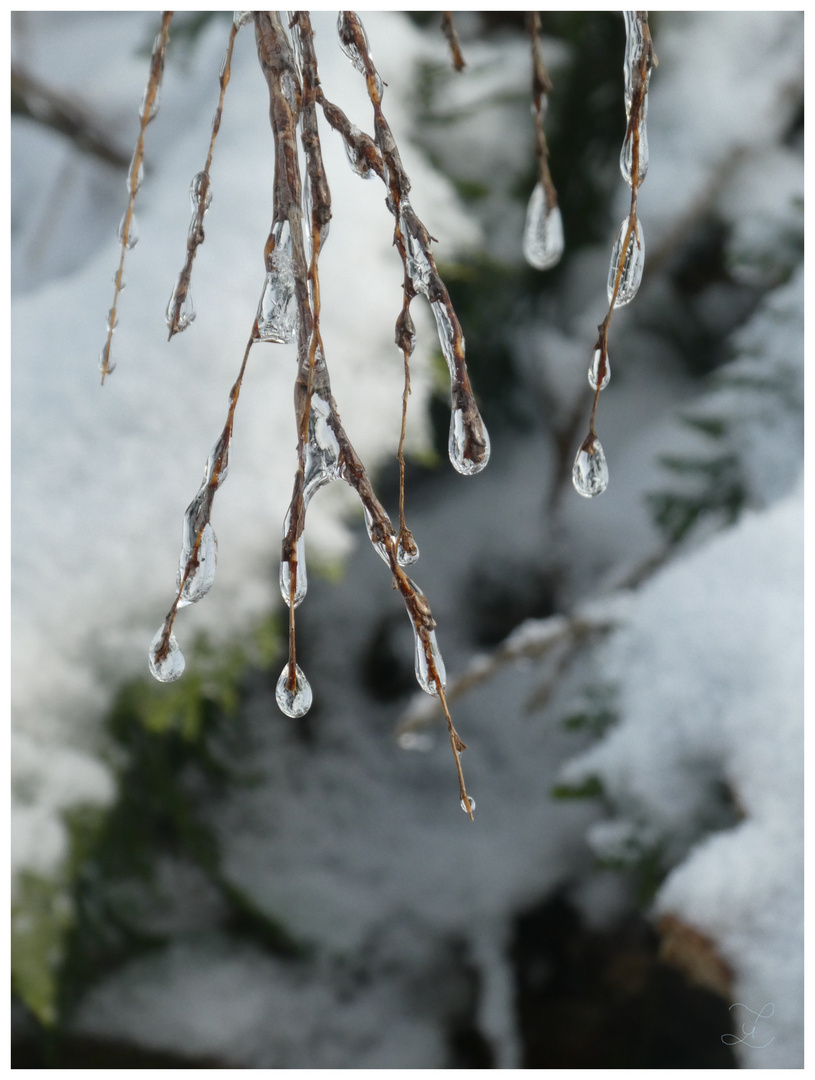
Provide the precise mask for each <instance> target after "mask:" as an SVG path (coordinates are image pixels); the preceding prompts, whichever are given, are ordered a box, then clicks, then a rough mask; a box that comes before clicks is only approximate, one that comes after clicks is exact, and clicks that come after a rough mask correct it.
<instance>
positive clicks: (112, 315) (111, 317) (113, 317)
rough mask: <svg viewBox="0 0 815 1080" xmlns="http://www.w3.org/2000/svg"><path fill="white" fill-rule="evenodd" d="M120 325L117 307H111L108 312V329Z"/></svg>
mask: <svg viewBox="0 0 815 1080" xmlns="http://www.w3.org/2000/svg"><path fill="white" fill-rule="evenodd" d="M118 325H119V316H118V315H117V314H116V308H111V309H110V311H109V312H108V330H115V329H116V327H117V326H118Z"/></svg>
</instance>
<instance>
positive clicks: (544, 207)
mask: <svg viewBox="0 0 815 1080" xmlns="http://www.w3.org/2000/svg"><path fill="white" fill-rule="evenodd" d="M527 26H528V28H529V38H530V41H531V45H532V117H533V120H534V123H535V154H536V157H537V161H538V182H537V183H536V184H535V187H534V188H533V190H532V194H531V196H530V198H529V205H528V206H527V210H526V224H525V225H524V236H523V251H524V258H525V259H526V261H527V262H528V263H529V265H530V266H534V267H535V269H536V270H549V269H550V268H551V267H553V266H556V265H557V264H558V263H559V262H560V260H561V257H562V255H563V248H564V240H563V218H562V216H561V213H560V207H559V206H558V203H557V192H556V191H555V185H554V183H553V182H552V175H551V173H550V172H549V147H548V146H547V144H546V134H545V132H544V128H543V121H544V117H545V116H546V108H547V105H548V97H549V94H551V92H552V83H551V82H550V81H549V76H548V75H547V73H546V67H545V66H544V63H543V52H542V50H541V43H540V34H541V21H540V15H539V14H538V12H537V11H531V12H529V14H528V16H527Z"/></svg>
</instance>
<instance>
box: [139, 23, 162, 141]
mask: <svg viewBox="0 0 815 1080" xmlns="http://www.w3.org/2000/svg"><path fill="white" fill-rule="evenodd" d="M158 43H159V39H158V38H156V45H158ZM153 47H154V48H155V47H156V46H155V45H154V46H153ZM149 96H150V86H149V84H148V85H147V86H146V87H145V88H144V94H143V95H142V99H141V105H140V106H139V116H140V117H141V118H142V120H144V119H145V118H146V120H147V123H148V124H149V123H150V121H151V120H153V119H154V118H155V116H156V114H157V113H158V109H159V105H160V103H161V102H160V100H159V99H160V97H161V86H160V85H159V84H156V87H155V92H154V94H153V99H152V101H151V102H150V105H149V110H150V112H149V115H147V110H148V104H147V99H148V97H149Z"/></svg>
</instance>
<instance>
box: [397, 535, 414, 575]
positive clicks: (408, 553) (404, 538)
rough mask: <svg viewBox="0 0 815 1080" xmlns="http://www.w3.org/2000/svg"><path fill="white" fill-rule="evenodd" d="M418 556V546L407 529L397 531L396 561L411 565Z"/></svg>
mask: <svg viewBox="0 0 815 1080" xmlns="http://www.w3.org/2000/svg"><path fill="white" fill-rule="evenodd" d="M418 558H419V547H418V545H417V543H416V541H415V540H414V539H413V533H411V532H410V530H409V529H406V530H405V531H404V532H400V533H399V541H398V543H397V545H396V561H397V562H398V563H399V565H400V566H412V565H413V564H414V563H415V562H416V561H417V560H418Z"/></svg>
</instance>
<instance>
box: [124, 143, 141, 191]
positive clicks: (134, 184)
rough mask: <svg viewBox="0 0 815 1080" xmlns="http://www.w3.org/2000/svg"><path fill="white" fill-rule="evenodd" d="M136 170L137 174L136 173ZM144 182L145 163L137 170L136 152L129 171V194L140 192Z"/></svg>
mask: <svg viewBox="0 0 815 1080" xmlns="http://www.w3.org/2000/svg"><path fill="white" fill-rule="evenodd" d="M134 170H135V172H134ZM143 182H144V161H140V162H139V166H138V168H136V152H135V151H134V153H133V157H132V158H131V160H130V168H129V169H128V170H127V181H126V183H127V191H128V194H132V193H133V192H135V191H138V190H139V188H140V187H141V186H142V183H143Z"/></svg>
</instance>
